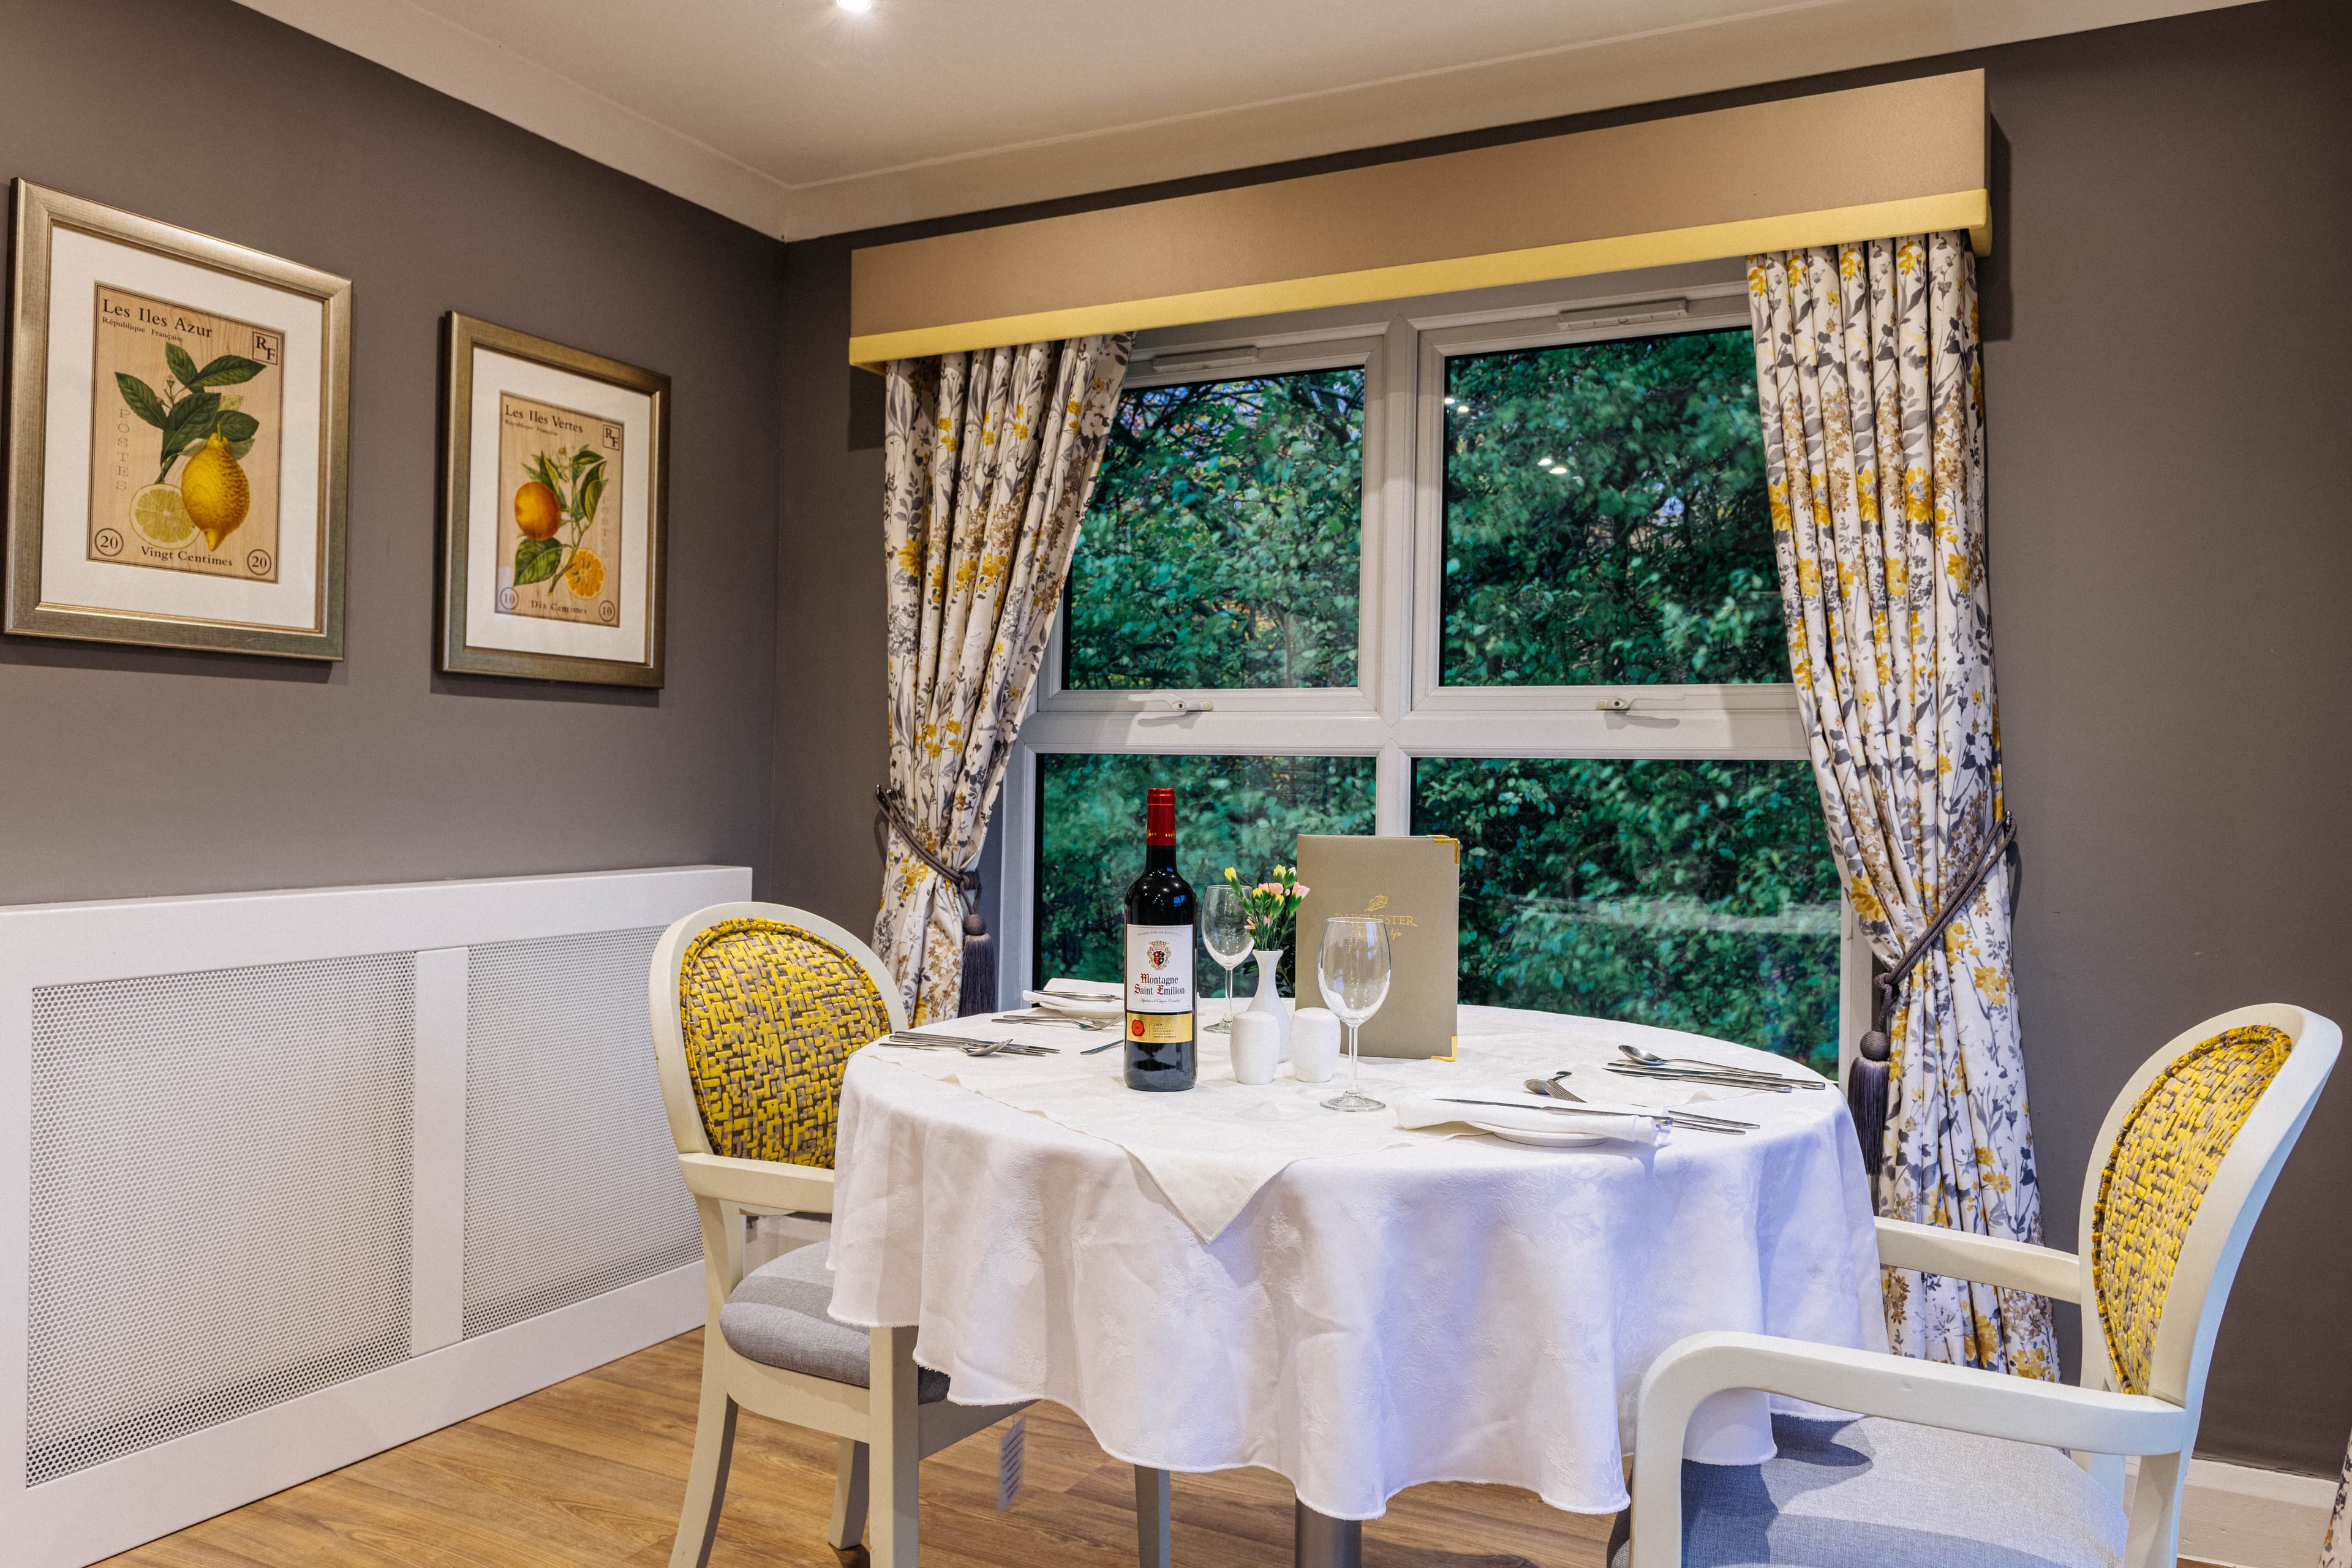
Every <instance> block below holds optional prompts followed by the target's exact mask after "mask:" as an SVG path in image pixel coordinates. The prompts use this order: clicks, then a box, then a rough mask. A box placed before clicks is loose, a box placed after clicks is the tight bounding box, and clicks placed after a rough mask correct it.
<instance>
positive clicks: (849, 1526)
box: [646, 903, 1170, 1568]
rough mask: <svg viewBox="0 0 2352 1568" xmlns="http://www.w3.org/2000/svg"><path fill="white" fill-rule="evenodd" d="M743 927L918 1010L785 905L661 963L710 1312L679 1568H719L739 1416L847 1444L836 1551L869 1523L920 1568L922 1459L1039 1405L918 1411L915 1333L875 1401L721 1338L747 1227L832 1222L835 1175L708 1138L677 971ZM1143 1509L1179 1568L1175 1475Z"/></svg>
mask: <svg viewBox="0 0 2352 1568" xmlns="http://www.w3.org/2000/svg"><path fill="white" fill-rule="evenodd" d="M737 920H765V921H775V922H777V923H778V924H780V925H786V926H792V927H794V928H797V929H799V930H801V931H808V932H810V933H811V934H812V935H815V936H820V937H823V938H824V940H826V941H827V942H832V943H834V944H835V946H837V947H839V948H840V949H841V950H842V951H843V952H846V953H848V954H849V955H850V956H851V957H853V958H855V959H856V961H857V962H858V963H859V964H860V965H862V966H863V967H864V968H865V970H866V974H867V975H868V977H870V978H871V979H872V980H873V982H874V985H875V988H876V990H877V991H879V992H880V993H881V995H882V1003H883V1006H884V1007H885V1008H886V1009H887V1012H888V1015H889V1019H890V1027H891V1028H892V1029H893V1030H897V1029H903V1028H905V1027H906V1026H907V1010H906V1005H905V1004H904V1003H903V1002H902V1001H901V1000H900V999H899V995H898V984H897V983H896V982H895V981H893V980H892V979H891V978H890V974H889V972H888V971H887V970H886V969H885V968H883V966H882V961H881V960H880V959H879V958H877V957H876V956H875V954H874V952H873V951H872V950H871V949H870V948H868V947H867V946H866V943H865V942H862V941H860V940H859V939H858V938H857V937H856V936H854V935H852V934H851V933H850V932H849V931H845V930H844V929H843V928H841V927H840V926H837V925H835V924H834V922H833V921H828V920H826V919H824V917H823V916H820V915H814V914H811V913H809V912H808V911H807V910H796V909H792V908H790V907H788V906H786V905H783V904H761V903H734V904H713V905H711V906H710V907H709V908H708V909H703V910H696V911H695V912H694V913H693V914H690V915H688V916H686V917H684V918H683V919H681V920H679V921H677V922H676V923H675V924H673V925H672V926H671V927H670V928H669V929H668V930H667V931H664V932H663V933H662V939H661V941H660V942H659V943H658V944H657V945H656V947H655V949H654V956H653V965H652V971H651V973H650V974H649V976H648V978H647V985H646V991H647V1005H648V1006H649V1008H650V1010H651V1013H652V1022H653V1036H654V1058H655V1062H656V1066H657V1067H658V1068H659V1070H660V1073H661V1087H662V1104H663V1105H664V1107H665V1108H667V1110H668V1113H669V1128H670V1135H671V1137H672V1138H673V1139H674V1140H675V1141H676V1142H677V1163H678V1166H679V1169H680V1171H681V1172H682V1173H684V1175H685V1178H686V1185H687V1189H688V1191H689V1192H691V1193H692V1194H694V1201H695V1207H696V1209H697V1211H698V1213H699V1214H700V1215H701V1218H702V1261H703V1280H704V1284H705V1296H706V1301H707V1308H706V1311H705V1315H704V1321H703V1328H702V1402H701V1408H700V1410H699V1411H698V1414H697V1415H696V1417H695V1427H694V1461H693V1465H692V1467H691V1468H689V1469H688V1472H687V1479H686V1500H685V1502H684V1504H683V1505H682V1506H681V1507H680V1509H679V1510H678V1526H677V1543H676V1545H675V1546H673V1547H672V1549H671V1552H670V1568H703V1565H704V1564H705V1563H708V1562H709V1557H710V1547H711V1542H713V1541H714V1540H716V1539H717V1536H718V1531H719V1510H720V1508H721V1507H722V1505H723V1504H724V1503H725V1501H726V1496H727V1469H728V1461H729V1459H730V1458H731V1456H732V1453H733V1449H734V1445H735V1417H736V1415H737V1412H738V1411H739V1410H750V1411H751V1412H752V1413H753V1414H754V1415H765V1416H767V1417H768V1418H769V1419H771V1420H774V1421H782V1422H787V1423H789V1424H791V1425H793V1426H802V1427H806V1428H808V1429H810V1430H812V1431H817V1432H825V1433H829V1434H831V1435H832V1436H835V1437H837V1438H839V1439H840V1443H841V1450H840V1460H839V1468H838V1470H837V1472H836V1476H835V1482H834V1494H833V1518H832V1521H831V1523H830V1524H829V1526H828V1527H827V1529H826V1531H825V1539H826V1541H827V1542H830V1543H831V1544H832V1546H833V1547H834V1549H835V1551H838V1552H847V1551H850V1550H852V1549H853V1548H855V1547H856V1546H857V1544H858V1543H859V1542H860V1540H861V1539H862V1538H863V1536H864V1535H865V1533H866V1525H867V1523H868V1515H869V1511H870V1514H871V1523H872V1526H873V1535H874V1539H873V1542H872V1546H871V1552H870V1558H871V1561H872V1563H874V1565H875V1568H916V1563H917V1554H918V1547H919V1527H918V1515H917V1508H916V1478H917V1474H918V1471H919V1467H920V1465H921V1462H922V1461H923V1459H925V1458H928V1457H929V1456H930V1455H932V1454H936V1453H938V1452H939V1451H940V1449H942V1448H946V1447H950V1445H952V1444H955V1443H958V1442H961V1441H962V1440H963V1439H964V1438H965V1437H968V1436H971V1434H973V1433H975V1432H979V1431H982V1430H983V1429H985V1428H987V1427H989V1426H993V1425H995V1424H996V1423H997V1422H999V1421H1002V1420H1003V1419H1004V1418H1005V1417H1006V1416H1008V1415H1017V1414H1018V1413H1020V1412H1021V1411H1023V1410H1025V1409H1027V1408H1028V1406H1029V1405H1030V1404H1031V1403H1032V1402H1031V1401H1028V1400H1023V1401H1021V1402H1020V1403H1019V1404H1014V1405H957V1404H954V1403H952V1402H951V1401H950V1400H938V1401H935V1402H933V1403H931V1404H929V1405H925V1404H921V1403H919V1401H918V1400H917V1398H916V1369H915V1356H914V1352H915V1330H914V1329H913V1328H911V1327H908V1328H883V1329H876V1330H873V1331H871V1341H872V1352H871V1354H872V1359H871V1361H870V1363H868V1374H867V1375H868V1380H869V1381H868V1386H866V1387H865V1388H859V1387H857V1386H856V1384H846V1383H835V1382H833V1381H832V1380H830V1379H828V1378H822V1377H811V1376H809V1375H807V1374H805V1373H797V1372H787V1371H785V1370H784V1369H782V1367H773V1366H768V1365H766V1364H764V1363H760V1362H755V1361H752V1360H750V1359H749V1358H747V1357H744V1356H741V1355H739V1354H737V1353H736V1352H735V1351H734V1350H733V1349H732V1348H731V1347H730V1346H729V1344H728V1343H727V1339H726V1336H725V1335H723V1334H722V1333H720V1332H719V1309H720V1308H721V1307H724V1306H725V1305H726V1304H727V1299H728V1298H729V1297H730V1296H731V1295H732V1294H733V1293H734V1291H735V1287H736V1286H738V1285H740V1284H741V1283H742V1280H743V1220H744V1216H745V1215H754V1214H822V1215H830V1214H832V1213H833V1183H834V1178H833V1172H832V1171H831V1170H830V1169H828V1168H825V1167H821V1166H814V1165H787V1164H783V1163H779V1162H776V1161H770V1160H736V1159H730V1158H728V1157H726V1156H724V1155H720V1154H718V1153H714V1152H712V1150H711V1147H710V1140H709V1135H708V1134H707V1133H706V1132H705V1131H704V1129H703V1125H702V1112H701V1109H700V1106H699V1105H698V1101H697V1100H696V1098H695V1093H694V1084H693V1079H692V1078H691V1076H690V1075H689V1074H688V1070H687V1065H686V1036H685V1030H684V1027H683V1026H682V1024H681V1022H680V1019H679V1016H678V994H677V984H678V968H679V963H680V961H681V960H682V959H683V958H684V956H685V953H686V950H687V947H688V944H689V943H690V942H693V941H694V939H695V938H696V937H698V936H699V935H701V934H702V933H703V932H704V931H709V929H710V928H711V927H712V926H715V925H718V924H719V923H720V922H721V921H737ZM877 1456H878V1461H879V1462H876V1457H877ZM1135 1495H1136V1530H1137V1536H1138V1543H1139V1559H1140V1562H1141V1563H1142V1565H1143V1568H1169V1563H1170V1542H1169V1478H1168V1472H1167V1471H1165V1470H1158V1469H1150V1468H1146V1467H1144V1466H1141V1465H1138V1466H1137V1467H1136V1468H1135Z"/></svg>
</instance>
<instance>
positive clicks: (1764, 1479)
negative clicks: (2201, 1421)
mask: <svg viewBox="0 0 2352 1568" xmlns="http://www.w3.org/2000/svg"><path fill="white" fill-rule="evenodd" d="M1772 1436H1773V1439H1774V1441H1776V1442H1777V1443H1778V1444H1779V1445H1780V1454H1779V1455H1778V1456H1777V1457H1776V1458H1773V1459H1771V1460H1770V1461H1769V1462H1768V1463H1766V1464H1762V1465H1696V1464H1688V1463H1685V1465H1684V1466H1683V1563H1684V1564H1685V1568H1764V1565H1766V1564H1771V1565H1773V1568H1780V1565H1781V1564H1797V1565H1801V1568H1912V1565H1914V1564H1916V1565H1917V1568H1930V1565H1932V1568H2115V1565H2116V1563H2118V1562H2119V1561H2121V1559H2122V1557H2123V1547H2124V1527H2125V1519H2124V1511H2123V1509H2122V1508H2121V1506H2119V1505H2118V1504H2117V1503H2116V1500H2115V1499H2113V1498H2111V1497H2109V1496H2108V1495H2107V1492H2106V1489H2105V1488H2103V1487H2101V1486H2100V1485H2099V1483H2098V1482H2096V1481H2095V1480H2093V1479H2091V1477H2090V1476H2089V1474H2088V1473H2086V1472H2085V1471H2084V1469H2083V1468H2081V1467H2080V1466H2078V1465H2076V1464H2075V1463H2074V1461H2073V1460H2072V1459H2070V1458H2067V1457H2066V1456H2065V1455H2064V1454H2063V1453H2062V1452H2060V1451H2059V1450H2058V1449H2055V1448H2044V1447H2037V1446H2035V1445H2033V1444H2030V1443H2011V1442H2005V1441H2003V1440H2002V1439H2000V1438H1998V1437H1979V1436H1975V1435H1973V1434H1971V1433H1966V1432H1947V1431H1944V1430H1942V1429H1940V1428H1937V1427H1934V1426H1912V1425H1910V1424H1909V1423H1907V1422H1902V1421H1882V1420H1878V1419H1875V1418H1872V1417H1865V1418H1864V1419H1861V1420H1855V1421H1807V1420H1802V1419H1800V1418H1798V1417H1796V1416H1790V1415H1775V1416H1774V1417H1773V1418H1772ZM1625 1517H1626V1516H1624V1515H1622V1514H1621V1515H1619V1516H1618V1525H1617V1533H1616V1535H1615V1537H1613V1538H1612V1540H1611V1542H1610V1551H1609V1563H1610V1568H1629V1564H1630V1563H1631V1559H1632V1551H1631V1546H1630V1543H1629V1542H1627V1540H1626V1539H1625Z"/></svg>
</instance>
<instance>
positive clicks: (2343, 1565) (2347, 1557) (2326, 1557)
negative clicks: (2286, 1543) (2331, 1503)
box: [2319, 1447, 2352, 1568]
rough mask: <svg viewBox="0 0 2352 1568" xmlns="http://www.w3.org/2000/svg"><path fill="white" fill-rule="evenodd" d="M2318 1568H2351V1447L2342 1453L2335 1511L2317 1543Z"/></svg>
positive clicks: (2329, 1517) (2329, 1516)
mask: <svg viewBox="0 0 2352 1568" xmlns="http://www.w3.org/2000/svg"><path fill="white" fill-rule="evenodd" d="M2319 1568H2352V1447H2347V1449H2346V1450H2345V1453H2344V1474H2343V1475H2342V1476H2341V1477H2340V1478H2338V1479H2337V1480H2336V1510H2335V1511H2334V1512H2333V1513H2331V1514H2329V1515H2328V1516H2327V1539H2326V1540H2325V1541H2323V1542H2320V1543H2319Z"/></svg>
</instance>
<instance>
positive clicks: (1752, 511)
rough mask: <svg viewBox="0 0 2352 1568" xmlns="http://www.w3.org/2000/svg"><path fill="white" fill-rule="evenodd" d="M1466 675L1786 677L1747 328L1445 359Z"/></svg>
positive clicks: (1452, 613)
mask: <svg viewBox="0 0 2352 1568" xmlns="http://www.w3.org/2000/svg"><path fill="white" fill-rule="evenodd" d="M1445 392H1446V398H1445V402H1446V410H1445V590H1444V603H1445V620H1444V649H1443V652H1442V654H1441V656H1440V657H1441V667H1440V675H1439V679H1441V680H1443V681H1444V682H1445V683H1446V684H1448V685H1454V686H1591V685H1614V684H1621V683H1622V684H1630V683H1633V682H1643V683H1648V682H1667V683H1682V682H1717V681H1749V680H1786V679H1789V654H1788V644H1787V642H1786V640H1785V638H1784V637H1783V635H1782V632H1781V629H1780V589H1779V586H1778V579H1777V577H1776V575H1775V568H1774V566H1773V561H1772V517H1771V509H1770V507H1769V504H1768V501H1767V499H1766V494H1765V480H1764V447H1763V438H1762V436H1761V434H1760V433H1759V426H1758V424H1757V416H1756V355H1755V351H1754V349H1753V348H1752V347H1751V346H1750V340H1749V338H1748V333H1747V332H1746V331H1727V332H1689V333H1684V334H1681V335H1677V336H1674V337H1655V338H1629V339H1624V340H1622V341H1619V342H1599V343H1575V344H1570V345H1569V346H1567V347H1564V348H1553V349H1527V350H1520V351H1515V352H1512V353H1486V354H1465V355H1462V356H1460V357H1458V358H1454V359H1450V360H1448V361H1446V362H1445Z"/></svg>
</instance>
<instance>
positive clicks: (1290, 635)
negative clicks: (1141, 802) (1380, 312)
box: [1062, 366, 1364, 690]
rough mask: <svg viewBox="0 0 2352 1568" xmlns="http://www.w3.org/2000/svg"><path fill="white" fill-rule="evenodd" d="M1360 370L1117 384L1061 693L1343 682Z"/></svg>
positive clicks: (1351, 595) (1079, 563)
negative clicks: (1123, 386)
mask: <svg viewBox="0 0 2352 1568" xmlns="http://www.w3.org/2000/svg"><path fill="white" fill-rule="evenodd" d="M1363 448H1364V373H1363V369H1362V367H1361V366H1342V367H1339V368H1338V369H1333V370H1318V371H1297V372H1294V373H1292V374H1287V375H1263V376H1252V377H1249V378H1247V379H1245V380H1235V381H1210V382H1177V383H1174V384H1169V385H1152V384H1149V382H1148V378H1147V381H1146V384H1142V385H1135V386H1130V387H1128V388H1126V389H1125V391H1124V393H1123V395H1121V397H1120V398H1119V401H1118V412H1117V414H1116V415H1115V416H1113V418H1112V421H1111V429H1110V439H1109V442H1108V446H1107V447H1106V448H1105V450H1104V453H1103V463H1102V468H1101V470H1100V472H1099V473H1097V475H1096V478H1095V493H1094V496H1093V498H1092V500H1091V501H1090V503H1089V505H1088V506H1087V520H1086V537H1085V541H1084V544H1083V546H1082V548H1081V549H1080V550H1079V552H1078V553H1077V555H1076V558H1075V559H1073V560H1072V561H1071V563H1070V587H1069V593H1068V597H1067V601H1066V602H1067V605H1068V608H1067V611H1066V615H1067V622H1066V636H1065V637H1064V639H1063V644H1062V647H1063V649H1064V664H1063V667H1062V684H1063V686H1064V687H1066V688H1068V689H1074V690H1077V689H1088V688H1097V689H1104V688H1108V689H1127V690H1151V689H1169V688H1208V687H1263V686H1353V685H1354V684H1355V683H1356V597H1357V582H1358V564H1357V537H1358V535H1359V533H1360V531H1361V529H1362V520H1361V505H1360V501H1361V493H1362V489H1363V479H1364V449H1363Z"/></svg>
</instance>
